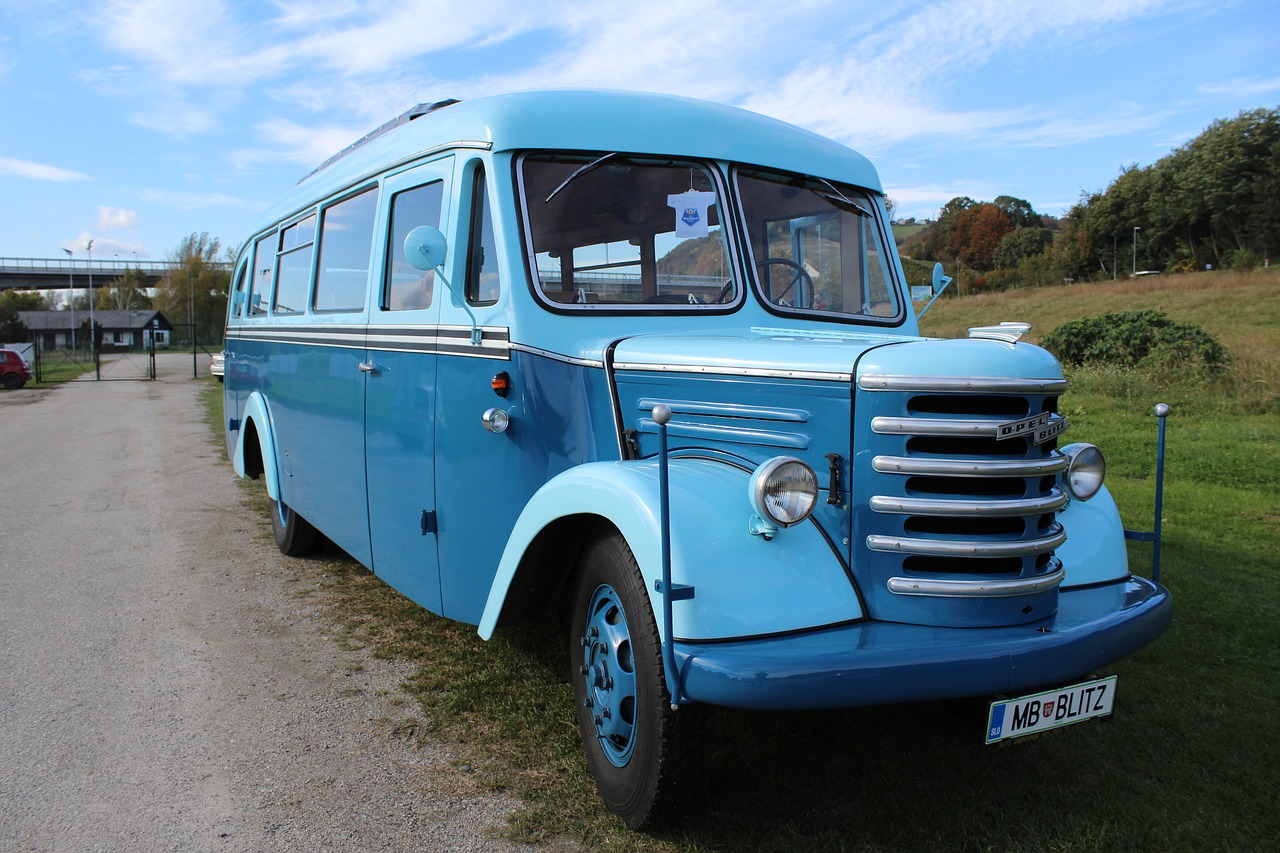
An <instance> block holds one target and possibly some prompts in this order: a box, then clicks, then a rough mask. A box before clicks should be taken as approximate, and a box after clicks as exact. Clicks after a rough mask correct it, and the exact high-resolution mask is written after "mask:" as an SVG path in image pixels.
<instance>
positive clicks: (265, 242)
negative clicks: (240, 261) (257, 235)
mask: <svg viewBox="0 0 1280 853" xmlns="http://www.w3.org/2000/svg"><path fill="white" fill-rule="evenodd" d="M275 241H276V232H274V231H272V232H271V233H270V234H268V235H266V236H265V237H262V238H261V239H259V240H258V242H257V243H256V244H254V247H253V277H252V281H251V282H250V285H249V286H250V288H251V291H250V294H249V316H251V317H254V316H259V315H262V314H265V313H267V303H268V301H269V300H270V298H271V281H272V279H274V278H275V272H276V249H275Z"/></svg>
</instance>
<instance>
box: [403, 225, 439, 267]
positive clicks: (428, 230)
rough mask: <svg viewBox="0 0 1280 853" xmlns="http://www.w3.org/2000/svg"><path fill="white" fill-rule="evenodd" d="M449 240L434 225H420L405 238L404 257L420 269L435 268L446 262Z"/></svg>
mask: <svg viewBox="0 0 1280 853" xmlns="http://www.w3.org/2000/svg"><path fill="white" fill-rule="evenodd" d="M448 252H449V241H448V239H446V238H445V236H444V232H443V231H441V230H440V229H439V228H436V227H435V226H434V225H419V226H418V227H417V228H415V229H413V230H412V231H410V232H409V233H408V234H407V235H406V236H405V238H404V257H405V260H407V261H408V262H409V263H411V264H413V266H414V267H416V268H417V269H420V270H433V269H435V268H436V267H438V266H440V265H441V264H443V263H444V258H445V255H446V254H448Z"/></svg>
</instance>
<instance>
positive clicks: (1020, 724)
mask: <svg viewBox="0 0 1280 853" xmlns="http://www.w3.org/2000/svg"><path fill="white" fill-rule="evenodd" d="M1115 695H1116V676H1114V675H1111V676H1108V677H1106V678H1100V679H1098V680H1096V681H1086V682H1085V683H1083V684H1075V685H1072V686H1071V687H1062V688H1059V689H1057V690H1048V691H1045V692H1044V693H1037V694H1035V695H1034V696H1020V697H1018V698H1017V699H1002V700H1000V701H997V702H992V703H991V711H990V713H989V714H988V715H987V743H988V744H992V743H999V742H1000V741H1003V740H1010V739H1011V738H1017V737H1024V736H1025V735H1033V734H1036V733H1038V732H1044V731H1048V730H1050V729H1059V728H1062V727H1063V726H1070V725H1074V724H1075V723H1083V722H1084V721H1085V720H1092V719H1094V718H1095V717H1105V716H1107V715H1109V714H1110V713H1111V709H1112V705H1113V703H1114V702H1115Z"/></svg>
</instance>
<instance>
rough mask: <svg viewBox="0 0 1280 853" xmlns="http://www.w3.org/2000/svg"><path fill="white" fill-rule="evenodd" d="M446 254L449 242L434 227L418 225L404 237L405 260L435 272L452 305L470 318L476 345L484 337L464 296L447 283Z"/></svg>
mask: <svg viewBox="0 0 1280 853" xmlns="http://www.w3.org/2000/svg"><path fill="white" fill-rule="evenodd" d="M448 253H449V240H448V238H446V237H445V236H444V232H443V231H441V230H440V229H439V228H436V227H435V226H434V225H419V226H418V227H417V228H415V229H413V230H412V231H410V232H409V233H408V234H406V235H405V238H404V258H405V260H406V261H408V262H409V263H411V264H412V265H413V266H414V267H415V268H417V269H420V270H424V271H426V270H435V273H436V275H437V276H439V277H440V280H441V281H443V282H444V284H445V287H447V288H449V295H450V296H452V297H453V304H454V305H457V306H458V307H459V308H461V309H462V310H463V311H466V312H467V316H468V317H470V318H471V343H472V344H476V345H478V344H479V343H480V341H481V339H482V338H483V337H484V335H483V334H482V333H481V331H480V325H479V324H478V323H477V322H476V315H475V312H474V311H472V310H471V306H470V305H468V304H467V300H466V297H465V295H464V294H462V293H461V292H459V290H458V288H456V287H454V286H453V282H451V281H449V279H448V278H447V277H445V274H444V259H445V255H447V254H448Z"/></svg>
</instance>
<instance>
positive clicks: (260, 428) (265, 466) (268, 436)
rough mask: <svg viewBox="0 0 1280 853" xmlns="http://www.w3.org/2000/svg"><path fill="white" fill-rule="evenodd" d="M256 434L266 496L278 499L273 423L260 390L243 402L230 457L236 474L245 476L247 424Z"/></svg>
mask: <svg viewBox="0 0 1280 853" xmlns="http://www.w3.org/2000/svg"><path fill="white" fill-rule="evenodd" d="M250 423H252V424H253V431H254V432H255V433H257V435H258V446H259V448H260V450H261V451H262V478H263V479H264V480H266V481H267V496H268V497H270V498H271V499H272V500H273V501H278V500H280V478H279V469H278V468H277V467H276V441H275V434H276V433H275V425H274V424H273V423H272V421H271V410H270V409H269V408H268V406H267V401H266V398H264V397H263V396H262V392H260V391H254V392H253V393H252V394H250V395H249V399H248V400H246V401H245V404H244V415H243V416H242V417H241V422H240V431H239V433H238V436H237V438H236V452H235V457H234V458H233V459H232V464H233V465H234V466H235V471H236V474H237V475H238V476H240V477H242V478H243V477H244V476H245V464H244V449H245V448H244V441H245V439H244V437H245V435H246V434H247V433H248V432H249V429H248V426H249V424H250Z"/></svg>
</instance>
